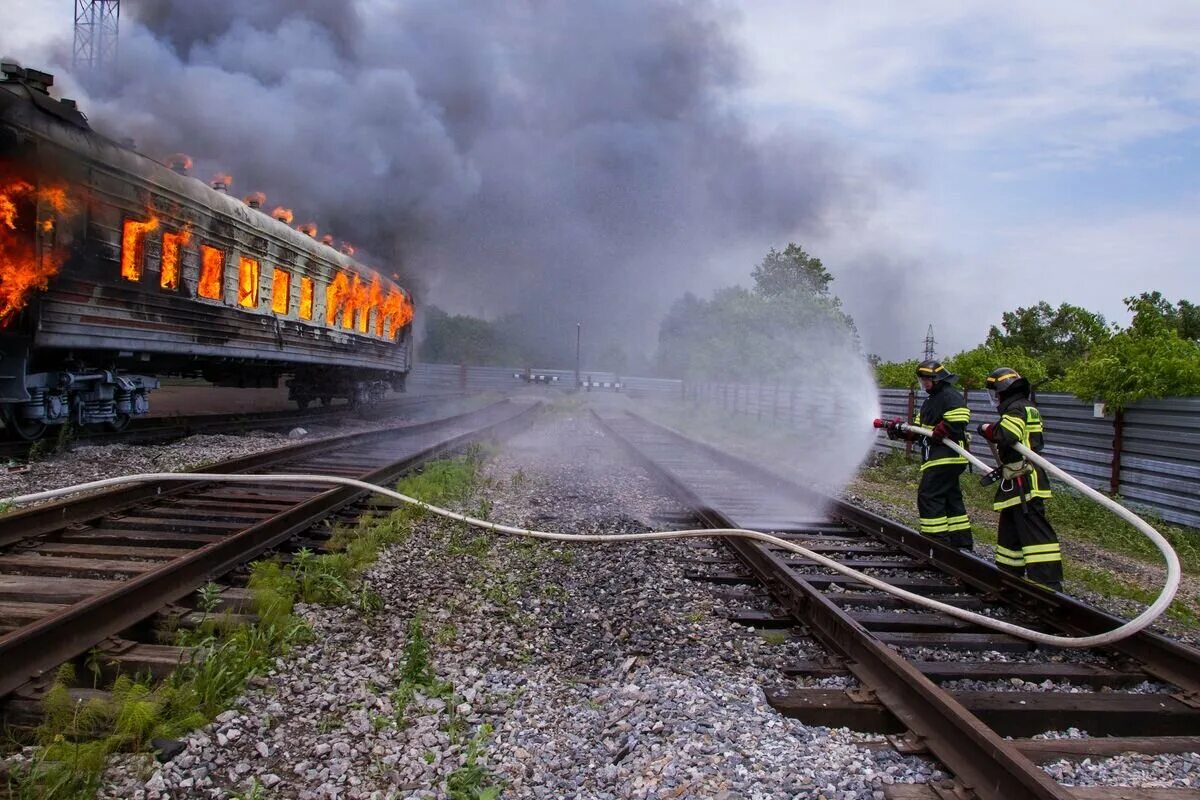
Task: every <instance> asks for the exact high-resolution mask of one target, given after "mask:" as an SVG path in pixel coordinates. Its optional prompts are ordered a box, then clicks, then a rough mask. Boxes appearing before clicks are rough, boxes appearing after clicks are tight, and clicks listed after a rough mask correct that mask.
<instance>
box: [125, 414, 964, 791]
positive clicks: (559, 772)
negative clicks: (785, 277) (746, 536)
mask: <svg viewBox="0 0 1200 800" xmlns="http://www.w3.org/2000/svg"><path fill="white" fill-rule="evenodd" d="M487 484H488V485H486V486H484V487H483V488H482V489H481V491H480V493H479V498H478V500H477V501H475V502H474V503H473V504H469V505H473V506H474V507H475V508H477V507H478V504H479V503H480V502H482V501H483V500H485V499H486V501H488V502H490V503H491V507H490V516H491V518H493V519H498V520H505V521H516V522H520V523H525V524H529V525H536V526H539V527H542V528H547V529H551V530H559V531H564V532H581V533H583V532H588V533H592V532H606V533H615V532H625V531H638V530H645V529H647V528H648V527H658V525H657V524H656V523H655V522H654V519H655V517H656V515H659V514H662V513H667V512H671V511H678V509H676V508H675V506H674V504H673V503H672V501H670V500H669V499H667V498H665V497H663V496H662V495H661V494H660V493H659V492H658V490H657V489H656V488H655V487H654V485H653V483H652V482H651V480H650V479H649V478H648V477H647V476H646V475H645V474H643V473H642V471H641V470H639V469H636V468H634V467H632V466H630V465H629V464H628V462H627V461H625V460H623V458H622V457H621V456H620V454H619V451H617V449H616V448H615V446H614V445H613V444H612V443H611V442H610V441H609V440H607V439H606V438H605V437H604V436H603V435H602V434H601V433H600V431H599V430H597V429H596V428H595V427H594V426H593V425H592V424H591V423H590V422H589V421H587V420H586V418H584V417H583V416H582V415H580V416H576V417H570V416H567V415H551V416H550V417H549V418H548V419H547V420H544V421H543V422H542V423H540V424H539V426H538V427H537V428H536V429H535V430H534V431H533V432H530V433H528V434H525V435H522V436H520V437H518V439H516V440H515V441H513V442H511V443H510V445H509V446H507V447H506V448H505V451H504V453H503V454H502V455H501V456H499V457H497V458H496V459H495V460H494V461H493V462H492V463H491V464H490V465H489V467H488V481H487ZM473 536H474V535H473V534H463V533H458V532H447V531H446V530H444V529H440V528H438V527H437V526H435V525H432V524H428V523H422V524H421V525H420V530H418V531H417V532H416V533H414V535H413V536H412V537H411V538H410V540H409V541H408V542H406V543H405V544H404V545H401V546H399V547H397V548H395V549H394V550H392V551H391V552H389V553H387V554H385V555H384V557H383V558H382V559H381V560H380V562H379V563H378V564H377V565H376V566H375V568H373V570H372V571H371V572H370V573H369V580H370V581H371V584H372V586H373V587H374V588H375V589H376V590H377V591H379V592H380V593H381V595H382V596H383V598H384V602H385V607H384V609H383V611H382V612H380V613H378V614H377V615H374V616H372V617H369V618H363V617H360V616H359V615H357V614H355V613H352V612H348V611H347V610H345V609H325V608H305V609H303V613H304V615H305V616H306V618H307V619H308V620H309V621H310V622H311V624H312V625H313V627H314V630H315V632H316V639H315V642H314V643H313V644H311V645H308V646H305V647H303V648H301V649H299V650H298V651H296V652H294V653H293V654H292V655H291V656H290V657H287V658H284V659H281V660H280V662H279V665H278V668H277V669H276V670H275V671H274V672H273V673H272V674H271V675H269V676H267V677H266V679H265V681H263V682H262V683H263V685H262V686H260V687H257V688H255V689H254V690H253V691H251V692H250V693H249V694H248V695H247V696H246V697H245V698H244V699H243V701H242V702H241V703H240V704H239V706H238V707H237V708H235V709H234V710H232V711H230V712H228V713H227V714H225V715H223V717H222V718H221V719H220V720H219V721H218V722H217V723H215V724H213V725H211V726H209V727H208V728H206V729H205V730H204V731H201V732H199V733H197V734H196V735H194V736H192V737H190V739H189V741H188V747H187V750H186V751H185V752H184V753H183V754H182V755H180V756H178V757H176V759H175V760H174V761H173V762H171V763H170V764H169V765H167V766H166V767H165V768H163V769H161V771H156V772H154V774H153V775H150V776H149V780H148V782H147V783H143V782H142V781H134V780H133V779H131V778H129V777H122V772H123V771H121V770H118V771H115V772H114V773H113V775H112V777H113V781H114V782H113V783H112V785H110V787H109V788H108V790H107V792H106V794H105V796H106V797H111V798H116V797H130V796H133V797H143V796H144V797H154V798H157V797H166V796H171V797H181V796H189V797H191V796H195V797H228V796H230V795H231V794H232V793H234V792H238V791H241V792H244V791H246V790H247V789H248V787H249V785H250V781H251V780H252V779H254V778H256V777H257V779H258V780H260V781H261V783H262V785H264V786H268V787H269V789H268V796H269V797H272V798H275V797H288V798H333V797H341V798H385V797H404V798H410V797H411V798H434V797H438V798H440V797H448V796H449V794H448V792H447V787H446V783H445V780H446V778H447V776H448V775H449V774H450V773H451V772H452V771H453V770H454V769H455V768H457V767H458V766H460V765H461V764H462V763H463V760H464V757H465V750H466V747H467V742H469V740H470V739H471V738H472V737H473V736H474V735H475V734H476V733H478V731H479V730H480V726H482V725H484V724H485V723H486V724H487V725H490V726H491V727H492V729H493V732H492V733H491V734H490V736H488V737H487V739H486V741H485V743H484V744H483V745H482V750H483V754H482V755H481V758H480V762H479V763H480V764H481V765H485V766H486V769H487V771H488V773H489V774H490V775H491V776H493V777H492V778H491V780H494V781H495V782H496V783H497V784H498V785H503V786H504V787H505V789H504V792H503V796H504V797H506V798H509V797H512V798H546V799H547V800H549V799H551V798H553V799H554V800H558V798H700V797H704V798H724V799H725V800H732V799H733V798H751V797H753V798H826V800H835V799H836V800H852V799H854V800H857V799H858V798H867V799H870V800H874V798H879V797H882V787H883V786H885V785H888V784H891V783H896V782H919V781H926V780H929V779H930V778H931V777H935V776H938V777H940V776H941V773H940V772H938V771H937V770H936V769H935V768H933V767H931V766H930V765H929V763H928V762H924V761H922V760H920V759H918V758H915V757H902V756H900V755H899V754H897V753H895V752H893V751H891V750H889V749H879V748H878V747H876V748H870V747H865V746H863V745H865V744H866V743H868V742H871V741H878V738H879V737H870V736H864V735H861V734H856V733H852V732H849V731H846V730H829V729H824V728H810V727H806V726H804V725H800V724H798V723H797V722H795V721H794V720H790V719H786V718H784V717H781V716H780V715H779V714H777V713H776V712H775V711H774V710H773V709H771V708H770V707H769V706H768V705H767V704H766V702H765V699H764V695H763V692H762V686H763V685H764V684H765V683H772V684H777V683H779V682H780V676H779V673H778V672H777V668H778V667H779V666H780V665H782V664H784V663H787V662H788V661H790V660H795V659H798V658H803V657H805V656H806V655H807V652H806V649H805V648H807V647H810V646H811V643H808V642H806V640H803V639H796V640H792V641H786V642H782V643H774V640H768V639H766V638H763V637H761V636H759V635H758V634H757V633H755V632H753V631H751V630H748V629H746V628H743V627H740V626H736V625H733V624H731V623H729V622H727V621H725V620H724V619H722V618H720V617H717V616H714V615H713V614H712V611H713V608H714V606H715V605H716V604H718V603H723V604H725V605H728V606H731V607H733V606H735V605H736V601H732V602H731V601H728V600H719V599H717V598H716V595H715V593H714V592H713V591H712V589H711V587H709V586H706V585H702V584H697V583H695V582H692V581H688V580H687V579H686V578H684V574H685V572H687V571H688V569H690V568H691V567H692V565H690V564H689V563H688V562H689V560H690V559H694V558H695V557H696V555H697V554H698V553H700V552H702V551H698V550H697V549H696V548H694V547H690V546H688V545H686V544H683V543H669V544H657V545H645V546H606V545H599V546H597V545H578V546H551V545H545V544H532V543H528V542H525V541H518V540H499V541H495V540H494V541H493V542H492V543H491V546H490V548H489V549H488V550H487V552H486V553H484V552H482V551H481V550H476V549H475V548H474V547H473V546H472V544H471V542H472V539H473ZM451 548H457V550H458V551H460V552H459V553H458V554H457V555H455V554H452V553H450V552H448V550H449V549H451ZM463 550H471V551H472V552H473V553H474V554H473V555H464V554H463V553H462V552H461V551H463ZM418 614H419V615H420V616H421V618H422V619H423V620H424V623H423V629H424V632H425V635H426V637H427V638H428V639H429V641H430V645H431V648H432V657H433V662H434V665H435V668H436V672H437V675H438V678H439V679H440V680H444V681H450V682H452V683H453V685H454V687H455V694H456V697H454V698H453V699H452V701H451V708H447V707H446V703H445V701H444V700H443V699H437V698H427V699H422V698H420V697H419V696H418V698H417V701H416V703H415V704H414V707H410V708H409V709H408V710H407V711H406V712H405V713H404V715H403V720H402V722H401V723H400V724H396V722H395V720H396V708H395V704H394V702H393V698H392V696H391V693H392V691H393V690H394V688H395V687H396V685H397V682H398V680H399V672H400V669H401V665H402V662H403V652H404V646H405V639H406V632H407V630H408V625H409V621H410V620H411V619H412V618H413V616H414V615H418ZM456 728H457V729H461V730H460V731H459V733H458V734H457V735H455V734H454V730H455V729H456ZM145 777H146V775H145V774H143V780H145ZM486 782H487V781H484V783H486ZM464 796H466V795H464Z"/></svg>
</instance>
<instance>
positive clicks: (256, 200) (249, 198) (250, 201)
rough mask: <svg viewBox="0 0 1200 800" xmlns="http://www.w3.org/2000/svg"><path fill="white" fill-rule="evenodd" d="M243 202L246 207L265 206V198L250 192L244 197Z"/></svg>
mask: <svg viewBox="0 0 1200 800" xmlns="http://www.w3.org/2000/svg"><path fill="white" fill-rule="evenodd" d="M244 202H245V203H246V205H248V206H249V205H254V204H258V205H259V206H265V205H266V204H267V196H266V195H265V194H263V193H262V192H251V193H250V194H248V195H246V197H245V198H244Z"/></svg>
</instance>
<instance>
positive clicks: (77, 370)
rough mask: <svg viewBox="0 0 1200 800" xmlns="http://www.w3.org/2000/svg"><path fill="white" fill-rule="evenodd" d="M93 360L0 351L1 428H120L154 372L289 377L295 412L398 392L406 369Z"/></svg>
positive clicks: (268, 380)
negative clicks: (130, 366)
mask: <svg viewBox="0 0 1200 800" xmlns="http://www.w3.org/2000/svg"><path fill="white" fill-rule="evenodd" d="M97 361H99V363H103V364H105V366H104V367H102V368H101V367H95V366H93V364H94V363H96V362H95V361H92V362H89V361H84V360H81V359H77V358H75V357H73V356H71V355H70V354H63V355H61V356H59V357H57V358H53V359H47V358H46V357H45V356H44V355H43V356H40V357H39V359H38V362H37V363H31V360H30V359H29V358H28V356H27V351H21V350H19V349H17V350H16V351H13V350H10V351H9V352H0V424H2V425H3V428H4V434H5V435H6V436H7V437H8V438H10V439H16V440H19V441H36V440H38V439H41V438H42V437H44V436H45V435H46V434H47V432H49V431H51V430H53V429H58V428H60V427H61V426H63V425H71V426H75V427H83V426H103V427H105V428H107V429H109V430H113V431H122V430H125V429H126V428H127V427H128V426H129V425H130V424H131V423H132V422H133V421H134V420H136V419H137V418H138V417H143V416H145V415H146V414H148V413H149V411H150V393H151V392H152V391H154V390H155V389H157V388H159V376H160V375H171V376H182V377H199V378H203V379H204V380H207V381H208V382H209V383H211V384H213V385H214V386H227V387H238V388H275V387H278V386H279V382H280V379H281V378H287V383H286V385H287V388H288V400H289V401H291V402H294V403H296V405H297V407H298V408H299V409H301V410H303V409H305V408H308V406H309V405H310V404H312V403H314V402H320V403H321V404H323V405H326V406H329V405H332V404H333V401H334V400H335V399H343V400H346V401H347V402H348V403H349V404H350V405H351V406H354V407H361V406H367V405H370V404H372V403H376V402H379V401H381V400H383V399H384V397H385V396H386V395H387V392H388V390H389V389H391V390H393V391H397V392H402V391H404V379H405V374H404V373H396V372H384V371H379V370H361V369H354V370H350V369H345V370H339V369H333V368H329V367H304V368H299V369H297V368H295V367H289V366H284V365H267V366H264V365H256V364H246V363H241V364H239V363H224V364H218V365H211V364H210V365H206V366H204V367H201V368H195V367H193V368H191V369H187V368H185V367H186V366H187V365H185V364H180V363H166V362H159V363H154V362H151V363H147V364H144V365H141V366H142V368H141V369H138V370H136V372H133V371H129V370H125V369H117V367H116V366H115V361H114V360H112V359H97Z"/></svg>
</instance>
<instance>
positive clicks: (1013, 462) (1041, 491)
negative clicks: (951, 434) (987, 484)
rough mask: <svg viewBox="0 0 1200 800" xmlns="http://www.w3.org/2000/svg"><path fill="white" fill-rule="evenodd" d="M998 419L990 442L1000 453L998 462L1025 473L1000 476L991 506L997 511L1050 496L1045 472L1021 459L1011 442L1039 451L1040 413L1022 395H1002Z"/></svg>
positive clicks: (1041, 443) (1042, 430)
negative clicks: (1023, 469) (1013, 475)
mask: <svg viewBox="0 0 1200 800" xmlns="http://www.w3.org/2000/svg"><path fill="white" fill-rule="evenodd" d="M998 411H999V412H1000V422H999V424H998V425H996V427H995V428H994V429H993V430H994V431H995V433H993V434H992V438H993V441H994V442H995V444H996V450H997V451H998V453H999V455H1000V463H1001V464H1003V465H1006V466H1008V467H1009V468H1010V469H1011V468H1014V467H1019V466H1022V465H1024V466H1026V467H1027V469H1028V471H1027V473H1026V474H1025V475H1021V476H1019V477H1017V478H1011V479H1009V478H1004V479H1002V480H1001V481H1000V485H999V488H997V489H996V498H995V500H994V501H993V503H992V508H993V509H995V510H996V511H1001V510H1003V509H1005V508H1011V507H1012V506H1015V505H1018V504H1020V502H1021V499H1022V496H1024V499H1025V500H1029V499H1030V498H1033V497H1041V498H1048V497H1049V496H1050V479H1049V477H1048V476H1047V475H1046V471H1045V470H1044V469H1042V468H1041V467H1037V466H1034V465H1033V464H1029V463H1028V462H1026V461H1025V459H1024V457H1023V456H1022V455H1021V454H1020V453H1019V452H1017V450H1016V448H1015V447H1013V445H1015V444H1017V443H1018V442H1020V443H1021V444H1023V445H1025V446H1026V447H1028V448H1029V449H1030V450H1032V451H1033V452H1035V453H1040V452H1042V448H1044V447H1045V439H1044V438H1043V433H1044V430H1045V429H1044V426H1043V425H1042V414H1041V412H1040V411H1038V410H1037V408H1035V407H1034V406H1033V404H1031V403H1030V402H1029V400H1028V399H1027V398H1025V397H1021V396H1019V395H1018V396H1015V397H1008V398H1005V399H1004V400H1002V401H1001V402H1000V408H999V409H998Z"/></svg>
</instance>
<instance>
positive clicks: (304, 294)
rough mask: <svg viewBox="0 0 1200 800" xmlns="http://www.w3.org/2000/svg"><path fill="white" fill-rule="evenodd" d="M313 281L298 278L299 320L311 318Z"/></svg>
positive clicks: (304, 277) (302, 277)
mask: <svg viewBox="0 0 1200 800" xmlns="http://www.w3.org/2000/svg"><path fill="white" fill-rule="evenodd" d="M314 294H315V292H314V290H313V279H312V278H309V277H307V276H301V277H300V319H312V318H313V295H314Z"/></svg>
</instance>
